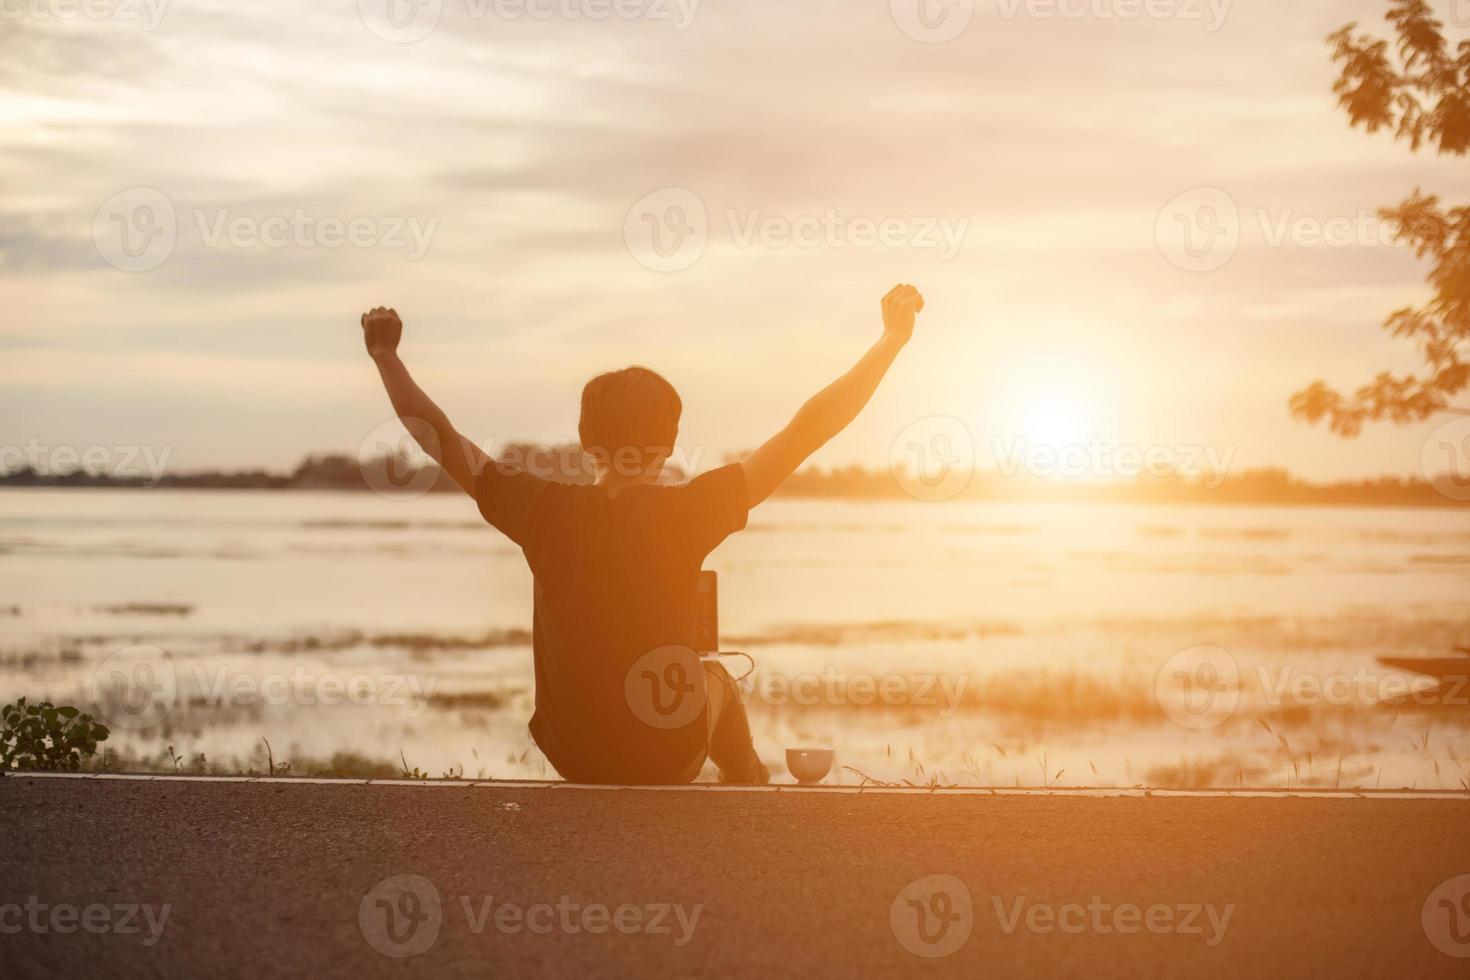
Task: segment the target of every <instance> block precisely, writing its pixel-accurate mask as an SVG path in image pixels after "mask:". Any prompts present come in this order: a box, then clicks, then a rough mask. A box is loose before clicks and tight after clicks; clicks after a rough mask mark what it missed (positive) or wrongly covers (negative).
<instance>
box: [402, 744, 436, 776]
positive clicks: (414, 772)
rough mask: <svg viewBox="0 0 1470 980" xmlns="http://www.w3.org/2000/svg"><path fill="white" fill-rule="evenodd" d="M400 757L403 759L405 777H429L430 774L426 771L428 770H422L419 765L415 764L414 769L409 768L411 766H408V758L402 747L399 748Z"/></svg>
mask: <svg viewBox="0 0 1470 980" xmlns="http://www.w3.org/2000/svg"><path fill="white" fill-rule="evenodd" d="M398 758H400V759H402V760H403V778H404V779H428V778H429V774H428V773H426V772H422V771H420V770H419V767H418V766H414V767H413V770H412V771H410V770H409V768H408V758H407V757H406V756H405V755H404V754H403V750H402V749H399V750H398Z"/></svg>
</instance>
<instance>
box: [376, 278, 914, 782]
mask: <svg viewBox="0 0 1470 980" xmlns="http://www.w3.org/2000/svg"><path fill="white" fill-rule="evenodd" d="M923 308H924V300H923V297H921V296H920V295H919V292H918V290H916V289H915V288H914V287H913V286H909V285H899V286H895V287H894V288H893V289H892V290H891V291H889V293H888V295H886V296H885V297H883V301H882V311H883V334H882V336H881V337H880V338H879V340H878V341H877V343H875V344H874V345H873V346H872V347H871V348H870V349H869V350H868V351H867V353H865V354H864V355H863V356H862V358H860V359H859V360H858V362H857V364H856V365H855V366H854V367H853V368H852V369H851V370H849V371H848V372H847V373H846V374H844V375H843V376H842V377H840V378H838V379H837V380H836V381H834V382H833V383H832V384H830V385H828V386H827V387H826V388H824V389H822V391H820V392H818V393H817V394H816V395H815V396H813V397H812V398H811V399H810V400H809V401H808V402H807V403H806V404H805V405H803V406H802V407H801V410H800V411H798V412H797V413H796V415H795V416H794V417H793V418H792V420H791V422H790V423H789V424H787V426H786V427H785V428H784V429H782V430H781V431H780V432H778V433H776V435H775V436H773V437H772V438H771V439H770V440H768V441H767V442H766V443H765V444H764V445H762V446H761V447H760V448H759V449H757V450H756V451H755V452H753V453H751V454H750V455H749V456H747V457H746V458H745V459H743V460H741V461H740V462H739V463H734V464H731V465H728V466H722V467H720V468H719V469H715V470H711V471H710V472H708V473H705V474H703V475H701V476H699V477H697V478H695V479H694V480H693V481H691V482H690V483H688V484H685V485H682V486H668V485H660V484H659V483H658V482H657V480H658V477H659V474H660V473H661V472H662V471H663V467H664V462H665V461H666V460H667V458H668V457H669V455H670V454H671V453H672V452H673V447H674V441H675V438H676V436H677V435H678V429H679V416H680V414H681V412H682V409H683V406H682V403H681V402H680V400H679V395H678V393H677V392H676V391H675V390H674V388H673V386H672V385H670V384H669V383H668V382H667V381H665V380H664V379H663V378H662V377H660V376H659V375H657V374H655V373H654V372H653V371H650V370H648V369H647V368H641V367H632V368H625V369H624V370H621V371H614V372H612V373H610V374H603V375H599V376H597V377H595V378H593V379H592V380H591V381H589V382H588V383H587V386H586V388H584V389H583V391H582V415H581V421H580V423H579V425H578V435H579V436H580V438H581V442H582V448H583V450H584V452H586V454H587V455H588V456H589V457H591V459H592V461H593V466H594V467H595V470H596V474H597V480H596V483H595V484H593V485H591V486H572V485H567V484H562V483H556V482H552V481H549V480H543V479H540V478H538V477H536V476H533V475H531V474H529V473H526V472H521V471H517V470H515V469H512V468H511V467H509V466H508V465H504V464H502V463H499V462H496V461H494V460H492V459H490V458H489V457H488V456H487V455H486V454H485V453H484V452H483V451H482V450H481V449H480V448H479V447H478V446H477V445H475V443H473V442H471V441H470V440H469V439H466V438H465V437H464V436H462V435H460V433H459V432H458V431H457V430H456V429H455V428H454V426H453V425H452V424H450V421H449V417H448V416H447V415H445V414H444V412H443V411H442V410H441V409H440V408H439V407H438V406H437V405H435V404H434V402H433V401H432V400H431V399H430V398H429V396H428V395H426V394H424V392H423V390H422V389H420V388H419V386H418V385H417V384H415V383H414V380H413V378H412V377H411V376H410V375H409V373H408V369H407V368H406V367H404V365H403V362H402V361H401V360H400V359H399V357H398V343H399V340H400V338H401V337H402V334H403V323H402V321H401V320H400V319H399V317H398V313H397V312H396V311H395V310H392V309H386V308H384V307H377V308H375V309H373V310H372V311H371V312H368V313H364V314H363V315H362V328H363V339H364V341H365V343H366V345H367V350H368V353H369V354H370V355H372V358H373V360H374V362H375V363H376V364H377V366H378V373H379V374H380V375H381V376H382V379H383V386H384V387H385V388H386V389H387V391H388V397H389V399H390V400H391V401H392V403H393V409H394V411H395V412H397V413H398V417H399V419H400V420H402V422H403V424H404V425H405V427H406V428H407V429H408V431H409V432H410V433H411V434H412V435H413V437H414V438H415V439H416V440H417V441H418V443H419V445H420V446H421V447H422V448H423V450H424V452H426V453H427V454H428V455H429V456H431V457H432V458H433V459H434V460H435V461H436V462H437V463H438V464H439V465H440V466H441V467H442V468H443V470H444V472H445V473H446V474H448V476H449V477H450V478H451V479H452V480H453V481H454V482H455V483H456V484H457V485H458V486H459V487H460V489H462V490H464V492H465V493H467V494H469V495H470V496H471V497H472V498H473V499H474V500H475V502H476V504H477V505H478V506H479V508H480V513H481V514H482V515H483V516H484V518H485V520H486V521H488V522H489V523H490V524H492V525H494V526H495V527H496V528H497V529H499V530H500V531H501V532H502V533H504V534H505V535H506V536H507V537H508V538H510V539H511V540H512V541H514V542H515V543H516V544H518V545H520V547H521V550H522V552H523V553H524V554H525V557H526V561H527V563H528V564H529V565H530V567H531V572H532V574H533V576H534V578H535V602H534V605H535V609H534V620H533V622H534V628H533V633H532V647H533V651H534V660H535V672H536V710H535V713H534V714H533V716H532V718H531V725H530V728H531V735H532V737H533V738H534V739H535V740H536V744H537V746H539V747H540V749H541V751H542V752H543V753H544V754H545V755H546V758H547V759H548V760H549V761H550V762H551V764H552V765H553V766H554V767H555V768H556V771H557V772H558V773H560V774H561V775H562V777H563V778H565V779H570V780H574V781H576V782H590V783H616V784H645V785H646V784H661V783H687V782H690V781H692V780H693V779H695V778H696V777H697V776H698V775H699V772H700V770H701V769H702V768H703V766H704V763H705V761H706V759H709V760H711V761H713V762H714V763H715V765H716V766H717V767H718V768H719V771H720V778H721V779H722V780H723V781H726V782H740V783H764V782H766V781H767V780H768V779H769V773H768V771H767V769H766V767H765V766H764V765H763V764H762V763H761V761H760V758H759V756H758V755H757V754H756V752H755V748H754V745H753V744H752V742H751V737H750V727H749V724H748V723H747V720H746V716H745V707H744V705H743V704H742V703H741V702H740V700H739V698H738V697H737V696H736V695H737V691H736V688H735V682H734V680H733V679H732V678H731V677H730V675H729V673H728V672H726V671H725V669H724V668H723V667H722V666H720V665H718V664H715V663H705V664H703V665H701V664H700V663H699V662H698V660H697V659H696V658H695V656H694V654H693V652H692V651H693V647H694V643H695V640H694V633H695V595H696V588H697V583H698V578H699V571H700V567H701V566H702V565H703V563H704V559H705V557H706V556H707V555H708V554H709V553H710V552H711V551H713V550H714V549H715V547H716V546H717V545H719V544H720V542H721V541H723V540H724V539H725V538H726V537H728V536H729V535H730V534H732V533H734V532H735V531H739V530H741V529H743V528H744V527H745V521H746V515H747V513H748V512H749V510H750V508H752V507H754V506H756V505H757V504H759V503H761V502H762V501H763V500H765V499H766V498H767V497H769V496H770V495H771V494H772V493H773V492H775V490H776V488H777V487H779V486H780V485H781V483H782V481H784V480H785V479H786V478H787V477H788V476H790V475H791V474H792V473H793V472H795V471H796V469H797V467H799V466H800V465H801V464H802V463H803V462H804V461H805V460H806V459H807V457H808V456H810V455H811V454H812V453H814V452H816V451H817V450H818V449H819V448H821V447H822V446H823V445H824V444H826V442H827V441H828V440H830V439H831V438H832V437H833V436H835V435H837V433H839V432H841V431H842V430H843V429H844V428H846V427H847V425H848V423H850V422H851V421H852V420H853V419H854V418H856V417H857V414H858V413H859V412H860V411H862V408H863V406H864V405H866V404H867V403H868V400H869V399H870V398H871V397H872V395H873V392H874V391H875V390H876V389H877V387H878V383H879V382H880V381H882V380H883V376H884V375H885V374H886V373H887V371H888V368H889V367H890V366H891V365H892V364H893V361H894V358H896V357H897V356H898V352H899V351H900V350H902V349H903V347H904V345H905V344H907V343H908V341H909V338H910V337H911V336H912V335H913V330H914V318H915V315H916V314H917V313H918V312H919V311H920V310H922V309H923ZM668 651H673V654H671V656H673V659H672V660H669V659H667V658H665V654H666V653H667V652H668ZM678 651H685V652H686V653H687V654H688V656H687V659H684V660H681V659H679V658H678V656H677V652H678ZM650 657H652V658H653V659H654V660H655V661H658V662H655V663H650V662H649V658H650ZM660 658H665V659H660ZM690 672H697V673H698V674H699V675H700V676H699V677H698V680H699V681H702V683H698V684H695V685H694V687H695V689H699V688H702V689H703V693H704V698H703V699H702V702H701V703H697V704H696V705H695V710H694V711H692V712H690V715H691V717H688V718H681V719H680V720H681V721H682V724H678V725H676V726H666V725H664V724H661V723H659V722H658V721H657V719H651V718H650V713H649V712H645V711H640V710H639V705H637V704H635V703H633V702H634V701H635V700H636V698H634V697H633V696H631V695H630V691H632V690H633V689H634V688H635V687H636V684H629V683H628V680H629V678H630V676H632V675H633V674H635V673H636V674H642V675H646V676H651V677H653V678H654V679H655V680H657V678H658V677H660V676H663V675H667V676H670V677H671V678H672V679H673V680H674V681H675V682H676V686H675V689H674V690H673V691H672V694H673V695H674V696H676V697H682V696H683V687H682V685H684V684H685V683H687V682H688V681H689V679H690ZM636 679H637V678H635V680H636ZM651 695H652V697H654V698H658V697H660V696H661V695H660V692H659V691H657V690H654V691H652V692H651ZM670 703H672V702H670ZM658 704H659V707H660V713H662V706H663V704H664V702H662V701H660V702H658Z"/></svg>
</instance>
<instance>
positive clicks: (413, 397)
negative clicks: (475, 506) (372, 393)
mask: <svg viewBox="0 0 1470 980" xmlns="http://www.w3.org/2000/svg"><path fill="white" fill-rule="evenodd" d="M402 336H403V321H402V320H400V319H398V311H397V310H391V309H386V308H384V307H381V306H379V307H376V308H375V309H373V310H371V311H370V312H367V313H364V314H363V315H362V339H363V343H364V344H366V345H367V351H368V353H369V354H371V355H372V358H373V362H374V363H375V364H377V365H378V374H379V375H381V376H382V378H383V387H384V388H386V389H387V390H388V400H389V401H391V402H392V403H393V411H395V412H397V413H398V420H399V421H400V422H402V423H403V427H404V428H406V429H407V430H408V432H409V435H411V436H413V438H414V440H415V441H416V442H417V443H418V444H419V447H420V448H422V449H423V451H424V452H426V453H428V454H429V456H430V457H432V458H433V460H434V462H436V463H438V464H439V466H440V467H441V468H442V469H443V470H444V472H445V473H448V474H449V478H450V479H452V480H453V481H454V482H455V483H457V484H458V485H459V488H460V489H461V490H463V491H464V492H465V493H467V494H469V495H470V496H471V497H473V496H474V495H475V478H476V477H477V476H479V474H480V472H481V471H482V470H483V469H484V468H485V467H486V466H488V465H489V464H490V457H489V456H487V455H485V453H484V452H482V451H481V450H480V447H478V446H476V445H475V444H474V443H473V442H471V441H470V440H468V439H466V438H465V437H464V436H461V435H460V434H459V432H458V431H456V430H455V428H454V426H453V425H451V424H450V423H449V416H447V415H445V414H444V411H443V410H442V409H441V408H440V407H439V406H438V405H435V404H434V401H433V399H431V398H430V397H429V396H428V395H426V394H424V390H423V389H422V388H420V387H419V386H418V385H417V384H416V383H415V382H414V380H413V378H412V377H411V376H410V375H409V373H408V368H406V367H404V366H403V362H402V361H400V360H399V359H398V341H399V339H400V338H401V337H402Z"/></svg>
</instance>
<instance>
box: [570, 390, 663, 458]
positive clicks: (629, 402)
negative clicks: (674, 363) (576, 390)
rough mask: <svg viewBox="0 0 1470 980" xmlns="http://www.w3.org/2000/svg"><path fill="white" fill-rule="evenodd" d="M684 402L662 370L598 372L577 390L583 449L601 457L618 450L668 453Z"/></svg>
mask: <svg viewBox="0 0 1470 980" xmlns="http://www.w3.org/2000/svg"><path fill="white" fill-rule="evenodd" d="M683 411H684V403H683V402H682V401H680V400H679V393H678V392H677V391H675V390H674V386H673V385H671V384H669V383H668V381H666V380H665V379H664V378H663V376H662V375H660V374H658V372H656V371H650V370H649V369H648V368H645V367H630V368H623V369H622V370H621V371H609V372H608V373H607V374H599V375H598V376H597V377H595V378H593V379H592V380H591V381H589V382H587V386H586V387H585V388H583V389H582V420H581V422H579V423H578V425H577V434H578V435H579V436H580V437H581V439H582V449H583V450H584V451H586V452H587V453H589V454H591V455H593V456H601V457H602V459H603V460H604V461H606V460H607V459H608V458H609V457H612V456H614V455H616V454H618V453H619V452H620V451H621V452H624V453H626V452H628V451H630V450H632V451H636V452H637V453H638V454H639V455H640V456H641V457H643V458H648V457H651V456H656V455H662V456H667V455H669V454H670V453H672V452H673V451H674V440H675V439H676V438H677V437H678V435H679V416H680V414H681V413H683Z"/></svg>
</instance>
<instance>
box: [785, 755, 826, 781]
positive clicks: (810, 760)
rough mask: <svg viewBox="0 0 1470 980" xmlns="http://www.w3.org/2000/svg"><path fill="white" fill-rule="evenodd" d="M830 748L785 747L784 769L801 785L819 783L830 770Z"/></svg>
mask: <svg viewBox="0 0 1470 980" xmlns="http://www.w3.org/2000/svg"><path fill="white" fill-rule="evenodd" d="M834 754H835V753H834V752H833V750H832V749H787V750H786V769H787V771H789V772H790V773H791V775H793V776H795V777H796V781H797V782H799V783H801V784H802V785H803V786H811V785H815V784H816V783H820V782H821V781H822V780H823V779H824V778H826V776H827V773H829V772H831V771H832V758H833V756H834Z"/></svg>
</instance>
